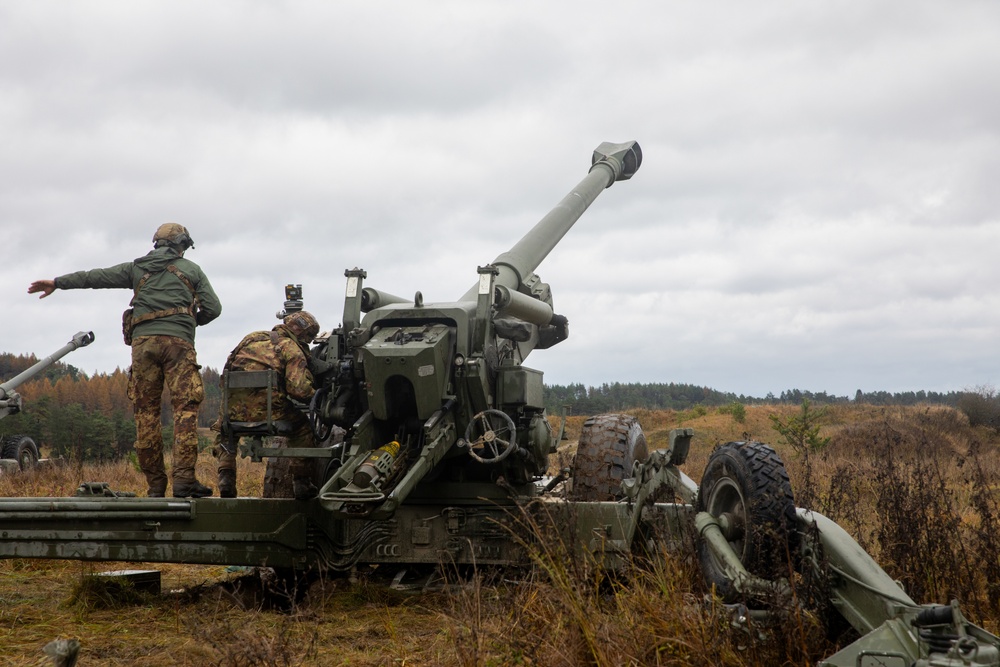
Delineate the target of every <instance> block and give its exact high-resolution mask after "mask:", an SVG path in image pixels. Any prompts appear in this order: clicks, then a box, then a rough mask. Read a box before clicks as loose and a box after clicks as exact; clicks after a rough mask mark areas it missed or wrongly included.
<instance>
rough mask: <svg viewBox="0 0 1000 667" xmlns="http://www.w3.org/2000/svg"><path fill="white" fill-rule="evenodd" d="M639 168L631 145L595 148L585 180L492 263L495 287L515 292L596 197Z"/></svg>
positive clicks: (470, 296) (468, 297)
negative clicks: (494, 273)
mask: <svg viewBox="0 0 1000 667" xmlns="http://www.w3.org/2000/svg"><path fill="white" fill-rule="evenodd" d="M641 164H642V150H641V149H640V148H639V144H638V143H637V142H635V141H628V142H625V143H623V144H613V143H609V142H604V143H603V144H601V145H600V146H598V147H597V149H596V150H595V151H594V155H593V158H592V159H591V167H590V171H589V172H588V173H587V176H586V177H585V178H584V179H583V180H582V181H580V183H579V184H577V186H576V187H575V188H573V189H572V190H571V191H570V193H569V194H568V195H566V196H565V197H563V200H562V201H561V202H559V203H558V204H557V205H556V206H555V208H553V209H552V210H551V211H549V212H548V214H546V216H545V217H544V218H542V219H541V220H539V221H538V223H537V224H536V225H535V226H534V227H532V229H531V230H530V231H529V232H528V233H527V234H525V235H524V237H522V238H521V240H520V241H518V242H517V243H515V244H514V246H513V247H512V248H511V249H510V250H508V251H507V252H505V253H502V254H500V255H499V256H498V257H497V258H496V259H495V260H493V264H494V265H495V266H496V267H497V269H499V271H500V273H499V275H498V276H497V277H496V281H495V284H496V285H498V286H503V287H507V288H509V289H512V290H517V289H518V288H519V286H520V285H521V284H522V281H523V280H524V279H525V278H527V277H528V276H529V275H530V274H531V273H532V272H534V270H535V269H536V268H537V267H538V265H539V264H541V263H542V260H544V259H545V258H546V257H547V256H548V254H549V253H550V252H551V251H552V249H553V248H554V247H555V246H556V244H557V243H559V241H560V240H561V239H562V237H563V236H565V235H566V232H568V231H569V230H570V228H571V227H572V226H573V225H574V223H576V221H577V220H579V219H580V216H581V215H583V213H584V212H585V211H586V210H587V208H588V207H589V206H590V205H591V204H592V203H594V200H595V199H597V195H599V194H601V192H603V191H604V190H605V189H607V188H610V187H611V185H612V184H613V183H614V182H615V181H624V180H627V179H629V178H632V175H633V174H634V173H635V172H636V171H638V170H639V166H640V165H641ZM478 290H479V285H478V284H476V285H474V286H473V287H472V288H470V289H469V291H468V292H466V293H465V295H464V296H463V297H462V298H461V301H475V300H476V293H477V292H478Z"/></svg>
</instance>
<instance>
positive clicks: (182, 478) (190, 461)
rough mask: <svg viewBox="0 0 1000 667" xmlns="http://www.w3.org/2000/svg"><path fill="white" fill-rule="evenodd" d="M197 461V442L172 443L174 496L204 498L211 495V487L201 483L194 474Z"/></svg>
mask: <svg viewBox="0 0 1000 667" xmlns="http://www.w3.org/2000/svg"><path fill="white" fill-rule="evenodd" d="M197 462H198V445H197V444H188V443H176V442H175V443H174V470H173V475H172V477H173V480H172V481H173V485H174V498H205V497H207V496H210V495H212V489H211V488H209V487H207V486H205V485H204V484H201V483H200V482H199V481H198V478H197V477H195V475H194V466H195V464H196V463H197Z"/></svg>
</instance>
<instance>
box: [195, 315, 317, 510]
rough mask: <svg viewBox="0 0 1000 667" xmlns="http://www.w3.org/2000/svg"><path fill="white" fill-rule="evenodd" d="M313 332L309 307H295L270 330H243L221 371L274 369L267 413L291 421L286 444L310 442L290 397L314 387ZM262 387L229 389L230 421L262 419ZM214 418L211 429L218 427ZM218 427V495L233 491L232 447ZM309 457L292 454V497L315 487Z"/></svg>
mask: <svg viewBox="0 0 1000 667" xmlns="http://www.w3.org/2000/svg"><path fill="white" fill-rule="evenodd" d="M318 333H319V323H318V322H317V321H316V318H315V317H313V316H312V315H311V314H310V313H308V312H306V311H304V310H300V311H298V312H295V313H291V314H289V315H286V316H285V318H284V320H282V323H281V324H277V325H275V327H274V328H273V329H271V330H270V331H255V332H253V333H251V334H247V335H246V336H245V337H244V338H243V340H241V341H240V344H239V345H237V346H236V348H235V349H234V350H233V351H232V352H231V353H230V354H229V359H227V360H226V366H225V369H224V371H265V370H274V371H276V372H277V374H278V378H277V385H278V386H277V387H276V388H275V389H274V390H273V392H272V396H271V416H272V418H273V419H275V420H281V421H289V422H292V424H293V428H294V430H293V431H292V433H291V434H290V435H289V436H288V446H289V447H313V446H315V440H314V439H313V434H312V429H311V428H310V426H309V420H308V419H306V416H305V415H304V414H303V413H302V410H300V409H298V408H297V407H295V404H294V403H292V401H291V400H289V399H290V398H294V399H296V400H298V401H302V402H303V403H308V402H309V400H310V399H311V398H312V395H313V394H314V393H315V391H316V390H315V388H314V387H313V375H312V373H311V372H310V371H309V344H310V343H312V341H313V339H314V338H315V337H316V334H318ZM267 400H268V397H267V390H260V389H253V390H247V389H235V390H232V392H231V398H230V402H229V419H230V420H231V421H264V420H265V419H267ZM223 409H225V406H221V408H220V415H219V421H217V422H216V423H215V424H213V425H212V429H213V430H215V431H219V430H220V429H221V426H222V421H223V415H222V414H221V411H222V410H223ZM233 444H235V443H231V442H230V441H228V439H227V438H226V437H225V436H223V435H222V434H221V433H217V434H216V436H215V455H216V456H217V457H218V459H219V495H220V496H222V497H223V498H235V497H236V451H235V447H234V446H232V445H233ZM312 470H313V468H312V464H311V461H310V459H301V458H297V459H293V460H292V464H291V472H292V485H293V486H292V489H293V491H292V493H293V495H294V496H295V498H296V499H297V500H309V499H310V498H312V497H314V496H315V495H316V493H317V489H316V485H315V484H313V481H312Z"/></svg>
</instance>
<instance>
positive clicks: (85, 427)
mask: <svg viewBox="0 0 1000 667" xmlns="http://www.w3.org/2000/svg"><path fill="white" fill-rule="evenodd" d="M37 361H38V359H37V358H36V357H35V356H34V355H13V354H10V353H0V379H3V380H6V379H9V378H11V377H13V376H15V375H17V374H18V373H20V372H22V371H23V370H25V369H26V368H28V367H29V366H31V365H32V364H34V363H35V362H37ZM202 380H203V382H204V385H205V400H204V401H203V402H202V404H201V410H200V411H199V414H198V425H199V426H201V427H207V426H209V425H210V424H211V423H212V422H214V421H215V419H216V418H217V416H218V414H219V405H220V403H221V402H222V396H221V391H220V389H219V372H218V371H217V370H215V369H213V368H208V367H206V368H203V369H202ZM17 391H18V393H20V394H21V395H22V396H23V397H24V403H25V407H24V411H23V412H21V413H20V414H16V415H12V416H10V417H7V418H6V419H4V420H3V421H0V433H2V434H4V435H10V434H14V433H18V434H20V433H25V434H28V435H31V436H32V437H34V438H35V439H36V440H37V441H39V442H40V443H43V444H45V445H47V446H48V448H49V449H48V453H49V454H50V455H52V456H64V457H67V458H74V459H76V460H88V461H92V460H97V461H101V460H109V459H114V458H118V457H120V456H123V455H125V454H127V453H128V452H130V451H131V450H132V444H133V442H134V441H135V420H134V418H133V416H132V404H131V401H130V400H129V398H128V373H127V372H126V371H122V370H121V369H115V371H114V372H112V373H99V374H96V375H94V376H92V377H91V376H88V375H87V374H86V373H84V372H82V371H80V370H79V369H78V368H76V367H74V366H72V365H70V364H64V363H62V362H56V363H55V364H53V365H52V366H51V367H49V368H48V369H46V370H45V371H44V372H43V373H41V374H40V375H39V376H37V377H36V378H34V379H33V380H31V381H30V382H27V383H25V384H23V385H21V387H19V388H18V389H17ZM969 394H970V392H954V391H953V392H947V393H941V392H934V391H916V392H913V391H908V392H896V393H892V392H887V391H873V392H863V391H861V390H860V389H859V390H858V391H857V392H856V393H855V395H854V398H853V399H851V398H849V397H847V396H836V395H832V394H828V393H826V392H811V391H803V390H799V389H788V390H785V391H782V392H781V393H780V394H779V395H777V396H775V395H774V394H772V393H769V394H767V395H766V396H763V397H755V396H746V395H744V394H734V393H732V392H722V391H718V390H716V389H712V388H710V387H703V386H699V385H693V384H683V383H676V382H670V383H622V382H613V383H604V384H602V385H600V386H598V387H591V386H585V385H583V384H579V383H578V384H569V385H547V386H545V388H544V394H543V397H544V402H545V407H546V409H547V410H548V411H549V413H550V414H562V412H563V410H564V409H565V410H566V411H567V412H568V413H569V414H577V415H590V414H601V413H606V412H617V411H622V410H627V409H632V408H640V409H648V410H689V409H691V408H693V407H695V406H698V405H701V406H705V407H722V406H730V405H733V404H736V403H739V404H741V405H773V404H782V403H784V404H792V405H801V404H802V402H803V400H808V401H809V402H810V403H813V404H816V405H828V404H835V403H850V402H852V400H853V402H855V403H866V404H871V405H916V404H918V403H937V404H943V405H950V406H960V404H961V403H962V401H963V397H966V398H965V400H966V402H967V401H968V398H967V397H968V396H969ZM988 398H989V399H990V402H989V405H990V406H992V405H993V403H998V406H997V410H995V411H996V412H997V415H996V416H995V417H993V416H991V417H990V419H992V420H994V421H996V423H998V424H1000V399H997V398H996V397H995V396H993V395H990V396H989V397H988ZM170 412H171V411H170V406H169V404H168V401H167V400H166V397H165V398H164V403H163V413H162V414H163V427H164V430H165V433H166V441H167V442H168V443H169V442H170V428H171V426H170ZM991 414H992V413H991Z"/></svg>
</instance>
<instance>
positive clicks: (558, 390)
mask: <svg viewBox="0 0 1000 667" xmlns="http://www.w3.org/2000/svg"><path fill="white" fill-rule="evenodd" d="M967 393H968V392H962V391H950V392H946V393H942V392H937V391H905V392H888V391H873V392H863V391H861V390H860V389H858V390H857V392H855V394H854V399H853V402H854V403H858V404H868V405H917V404H918V403H936V404H941V405H950V406H953V407H954V406H957V405H958V404H959V402H960V401H961V399H962V397H963V396H965V395H966V394H967ZM543 400H544V403H545V408H546V410H548V411H549V412H550V413H551V414H561V413H562V411H563V409H565V410H567V411H568V413H569V414H577V415H584V414H601V413H605V412H615V411H620V410H627V409H630V408H641V409H647V410H689V409H691V408H693V407H695V406H696V405H703V406H706V407H721V406H725V405H731V404H733V403H740V404H742V405H776V404H791V405H801V404H802V401H803V400H808V401H809V402H810V403H814V404H817V405H831V404H835V403H851V402H852V399H851V398H849V397H847V396H836V395H833V394H828V393H827V392H825V391H821V392H812V391H804V390H801V389H788V390H785V391H782V392H781V393H780V394H779V395H777V396H775V395H774V394H773V393H768V394H767V395H766V396H762V397H757V396H746V395H744V394H734V393H732V392H723V391H718V390H716V389H712V388H710V387H702V386H699V385H694V384H682V383H676V382H669V383H623V382H612V383H604V384H602V385H600V386H599V387H589V386H584V385H583V384H569V385H546V386H545V387H544V391H543Z"/></svg>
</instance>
